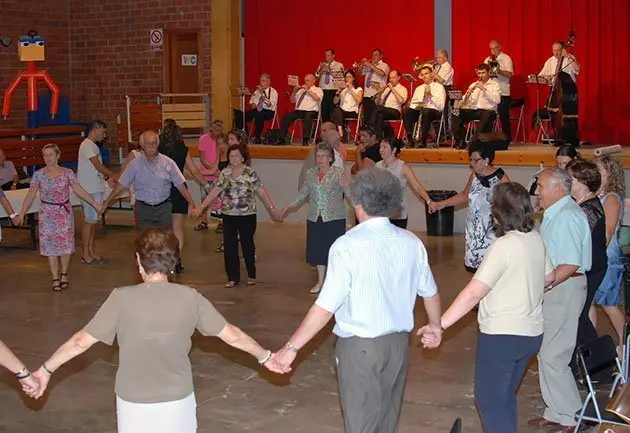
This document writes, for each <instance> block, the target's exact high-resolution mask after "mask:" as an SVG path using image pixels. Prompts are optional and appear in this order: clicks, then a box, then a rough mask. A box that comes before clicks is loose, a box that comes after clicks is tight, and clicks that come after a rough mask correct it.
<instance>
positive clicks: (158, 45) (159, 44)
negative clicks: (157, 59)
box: [149, 29, 164, 51]
mask: <svg viewBox="0 0 630 433" xmlns="http://www.w3.org/2000/svg"><path fill="white" fill-rule="evenodd" d="M149 43H150V46H149V49H150V50H151V51H162V50H163V49H164V33H163V31H162V29H151V30H150V31H149Z"/></svg>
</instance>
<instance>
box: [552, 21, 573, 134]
mask: <svg viewBox="0 0 630 433" xmlns="http://www.w3.org/2000/svg"><path fill="white" fill-rule="evenodd" d="M574 45H575V32H574V31H573V30H571V31H570V32H569V38H568V39H567V41H566V43H565V44H564V50H563V51H564V52H563V54H562V57H560V58H559V59H558V65H557V67H556V71H555V73H554V76H553V80H552V85H551V92H550V93H549V99H548V100H547V110H548V111H549V112H550V113H556V114H555V122H554V130H555V132H556V140H557V139H558V138H559V139H561V140H562V141H564V142H565V143H567V144H571V145H572V146H578V145H579V144H580V140H579V137H578V91H577V86H576V84H575V82H574V81H573V80H572V79H571V76H570V75H569V74H568V73H567V72H565V71H564V69H565V68H566V67H567V66H568V65H569V64H571V63H572V62H573V61H574V60H573V58H572V57H570V56H567V55H566V51H565V50H567V49H568V48H571V47H573V46H574Z"/></svg>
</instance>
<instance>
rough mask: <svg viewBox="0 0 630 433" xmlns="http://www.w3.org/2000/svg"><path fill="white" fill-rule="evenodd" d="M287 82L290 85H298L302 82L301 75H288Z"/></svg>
mask: <svg viewBox="0 0 630 433" xmlns="http://www.w3.org/2000/svg"><path fill="white" fill-rule="evenodd" d="M287 82H288V84H289V86H291V87H296V86H299V84H300V77H298V76H297V75H287Z"/></svg>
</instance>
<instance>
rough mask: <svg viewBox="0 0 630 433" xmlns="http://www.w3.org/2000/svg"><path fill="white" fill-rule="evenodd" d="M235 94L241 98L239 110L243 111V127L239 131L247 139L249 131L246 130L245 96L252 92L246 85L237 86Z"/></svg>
mask: <svg viewBox="0 0 630 433" xmlns="http://www.w3.org/2000/svg"><path fill="white" fill-rule="evenodd" d="M236 94H237V95H238V96H239V97H240V98H241V111H242V113H243V129H241V132H242V133H243V134H245V137H247V139H248V140H249V138H250V137H249V133H248V132H247V121H246V117H245V97H246V96H251V95H252V92H251V91H250V90H249V87H247V86H239V87H237V88H236Z"/></svg>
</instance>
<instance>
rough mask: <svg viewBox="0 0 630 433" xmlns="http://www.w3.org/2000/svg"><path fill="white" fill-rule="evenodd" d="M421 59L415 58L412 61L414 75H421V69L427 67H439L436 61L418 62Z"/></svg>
mask: <svg viewBox="0 0 630 433" xmlns="http://www.w3.org/2000/svg"><path fill="white" fill-rule="evenodd" d="M418 59H419V57H415V58H414V59H413V60H412V61H411V69H413V72H414V74H419V73H420V69H422V68H424V67H425V66H428V67H430V68H431V69H433V68H434V67H435V65H437V63H438V62H437V60H435V59H431V60H425V61H423V62H421V61H419V60H418Z"/></svg>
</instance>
